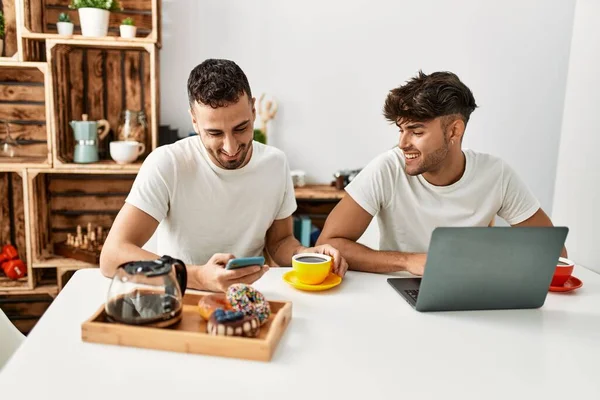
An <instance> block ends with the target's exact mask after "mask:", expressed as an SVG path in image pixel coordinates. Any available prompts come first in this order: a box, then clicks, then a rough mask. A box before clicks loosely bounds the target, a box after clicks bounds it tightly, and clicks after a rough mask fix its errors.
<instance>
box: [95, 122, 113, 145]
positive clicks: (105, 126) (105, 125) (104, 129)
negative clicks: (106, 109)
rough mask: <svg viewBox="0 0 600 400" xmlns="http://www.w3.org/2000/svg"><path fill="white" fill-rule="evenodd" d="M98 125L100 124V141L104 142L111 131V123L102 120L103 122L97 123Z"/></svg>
mask: <svg viewBox="0 0 600 400" xmlns="http://www.w3.org/2000/svg"><path fill="white" fill-rule="evenodd" d="M97 123H98V140H102V139H104V138H105V137H106V135H108V131H109V130H110V123H109V122H108V121H107V120H105V119H101V120H99V121H97Z"/></svg>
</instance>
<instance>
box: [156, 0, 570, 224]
mask: <svg viewBox="0 0 600 400" xmlns="http://www.w3.org/2000/svg"><path fill="white" fill-rule="evenodd" d="M574 2H575V0H502V1H500V0H497V1H489V0H486V1H481V0H454V1H444V0H438V1H434V0H421V1H414V0H410V1H409V0H405V1H399V0H389V1H383V0H363V1H324V0H319V1H316V0H302V1H291V0H290V1H280V0H279V1H278V0H255V1H252V2H249V1H245V0H238V1H233V0H231V1H199V0H163V11H164V15H163V44H164V45H163V48H162V50H161V123H163V124H164V123H168V124H171V125H172V126H176V127H178V128H179V129H180V133H181V132H183V131H185V132H188V131H191V124H190V122H189V118H188V115H187V111H186V109H187V97H186V81H187V77H188V74H189V71H190V70H191V69H192V68H193V67H194V66H195V65H196V64H198V63H199V62H201V61H202V60H204V59H205V58H209V57H216V58H229V59H233V60H235V61H236V62H238V64H239V65H240V66H241V67H242V68H243V69H244V71H245V72H246V74H247V75H248V77H249V80H250V84H251V86H252V88H253V91H254V93H255V94H259V93H261V92H262V91H266V92H268V93H271V94H273V95H274V96H275V97H276V98H277V99H278V100H279V102H280V112H279V114H278V116H277V119H276V120H275V121H274V124H273V125H272V126H271V127H270V129H271V130H272V133H273V136H272V141H271V144H273V145H275V146H277V147H279V148H281V149H283V150H284V151H285V152H286V153H287V155H288V158H289V159H290V163H291V166H292V168H299V169H304V170H305V171H307V173H308V179H309V180H310V181H312V182H329V181H331V180H332V179H333V178H332V174H333V173H334V172H335V171H336V170H337V169H341V168H355V167H362V166H364V165H365V164H366V163H367V162H368V161H369V160H371V159H372V158H373V157H374V156H375V155H377V154H379V153H381V152H382V151H385V150H386V149H387V148H389V147H391V146H393V145H394V144H395V143H396V138H397V133H396V130H395V129H394V128H393V127H391V126H389V125H388V124H387V123H386V122H385V121H384V119H383V117H382V116H381V108H382V105H383V101H384V99H385V96H386V93H387V91H388V90H389V89H391V88H393V87H395V86H397V85H399V84H401V83H402V82H404V81H405V80H406V79H408V78H409V77H411V76H412V75H414V74H415V72H416V71H417V70H418V69H423V70H424V71H425V72H427V73H429V72H433V71H435V70H451V71H453V72H455V73H457V74H458V75H459V76H460V77H461V78H462V79H463V80H464V82H465V83H466V84H467V85H469V86H470V87H471V89H472V90H473V92H474V94H475V98H476V101H477V103H478V104H479V106H480V109H478V110H476V111H475V113H474V114H473V116H472V121H471V123H470V125H469V127H468V130H467V136H466V139H465V145H466V146H467V147H471V148H474V149H477V150H481V151H486V152H491V153H494V154H496V155H499V156H501V157H503V158H504V159H506V160H507V161H508V162H509V163H510V164H511V165H513V166H514V168H515V169H516V170H517V171H518V172H519V173H520V174H521V175H522V177H523V178H524V179H525V181H526V182H527V184H529V185H530V187H531V188H532V190H533V191H534V193H535V194H536V195H537V196H538V198H539V199H540V201H541V203H542V206H543V207H544V208H545V209H546V210H547V211H548V212H550V210H551V206H552V198H553V189H554V178H555V171H556V159H557V152H558V142H559V135H560V127H561V117H562V112H563V99H564V92H565V85H566V74H567V63H568V57H569V47H570V39H571V30H572V24H573V12H574Z"/></svg>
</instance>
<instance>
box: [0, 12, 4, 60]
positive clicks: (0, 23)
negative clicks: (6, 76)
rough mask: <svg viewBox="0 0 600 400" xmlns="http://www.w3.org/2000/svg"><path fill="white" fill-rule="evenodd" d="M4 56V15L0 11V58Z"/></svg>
mask: <svg viewBox="0 0 600 400" xmlns="http://www.w3.org/2000/svg"><path fill="white" fill-rule="evenodd" d="M3 55H4V13H3V12H2V11H0V56H3Z"/></svg>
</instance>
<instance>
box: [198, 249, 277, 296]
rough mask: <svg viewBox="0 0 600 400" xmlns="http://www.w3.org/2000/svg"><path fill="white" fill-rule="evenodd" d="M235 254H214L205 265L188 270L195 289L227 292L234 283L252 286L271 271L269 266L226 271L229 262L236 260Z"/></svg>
mask: <svg viewBox="0 0 600 400" xmlns="http://www.w3.org/2000/svg"><path fill="white" fill-rule="evenodd" d="M234 258H235V256H234V255H233V254H223V253H217V254H214V255H213V256H212V257H211V258H210V260H208V262H207V263H206V264H204V265H194V266H191V267H190V268H189V269H188V274H189V273H191V278H192V279H191V280H190V283H191V286H190V287H192V288H193V289H200V290H209V291H211V292H225V291H227V288H228V287H229V286H231V285H233V284H234V283H245V284H248V285H250V284H252V283H254V282H256V281H257V280H259V279H260V278H261V277H262V276H263V275H264V274H265V272H267V271H268V270H269V267H268V266H267V265H263V266H258V265H251V266H249V267H245V268H239V269H232V270H226V269H225V265H227V261H229V260H231V259H234Z"/></svg>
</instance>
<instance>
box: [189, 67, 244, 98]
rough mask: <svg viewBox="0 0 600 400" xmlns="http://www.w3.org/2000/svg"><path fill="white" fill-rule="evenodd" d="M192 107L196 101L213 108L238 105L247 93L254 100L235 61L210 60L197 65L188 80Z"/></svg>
mask: <svg viewBox="0 0 600 400" xmlns="http://www.w3.org/2000/svg"><path fill="white" fill-rule="evenodd" d="M187 89H188V99H189V101H190V107H192V106H193V105H194V101H197V102H198V103H201V104H206V105H208V106H211V107H212V108H218V107H224V106H226V105H228V104H231V103H236V102H237V101H238V100H239V98H240V97H241V96H243V95H244V93H246V94H247V95H248V98H249V99H250V98H252V92H251V91H250V84H249V83H248V78H247V77H246V74H244V71H242V69H241V68H240V67H239V66H238V65H237V64H236V63H235V62H233V61H230V60H219V59H213V58H211V59H208V60H205V61H204V62H202V63H201V64H199V65H197V66H196V67H195V68H194V69H193V70H192V72H190V76H189V78H188V83H187Z"/></svg>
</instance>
